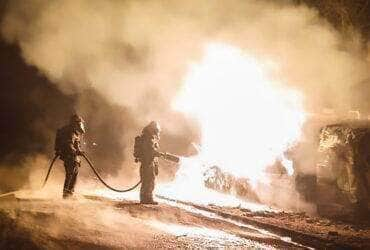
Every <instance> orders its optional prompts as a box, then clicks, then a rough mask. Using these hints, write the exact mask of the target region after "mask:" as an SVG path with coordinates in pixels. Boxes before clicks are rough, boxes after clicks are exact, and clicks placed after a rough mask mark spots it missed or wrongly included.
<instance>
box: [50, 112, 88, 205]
mask: <svg viewBox="0 0 370 250" xmlns="http://www.w3.org/2000/svg"><path fill="white" fill-rule="evenodd" d="M84 133H85V127H84V120H83V119H82V117H80V116H78V115H72V116H71V118H70V122H69V124H68V125H66V126H64V127H62V128H60V129H58V131H57V135H56V138H55V154H56V155H59V157H60V159H61V160H62V161H63V162H64V167H65V170H66V177H65V181H64V187H63V198H68V197H70V196H72V195H73V192H74V187H75V184H76V181H77V175H78V168H79V167H80V165H81V159H80V157H79V156H80V155H82V154H83V152H82V150H81V137H82V134H84Z"/></svg>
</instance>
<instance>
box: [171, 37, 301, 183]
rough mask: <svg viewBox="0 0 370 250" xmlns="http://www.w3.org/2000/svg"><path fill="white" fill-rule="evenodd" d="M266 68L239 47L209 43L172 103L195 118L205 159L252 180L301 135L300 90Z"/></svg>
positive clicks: (191, 68) (175, 107) (177, 108)
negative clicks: (276, 78)
mask: <svg viewBox="0 0 370 250" xmlns="http://www.w3.org/2000/svg"><path fill="white" fill-rule="evenodd" d="M267 70H268V67H267V66H266V65H265V64H262V63H261V62H259V61H258V60H257V59H255V58H253V57H250V56H248V55H246V54H244V53H243V52H242V51H241V50H240V49H238V48H235V47H232V46H229V45H224V44H210V45H208V46H207V48H206V50H205V55H204V58H203V60H202V61H201V62H200V63H197V64H194V65H192V66H191V67H190V70H189V72H188V74H187V75H186V78H185V81H184V86H183V89H182V90H181V93H180V94H179V96H178V98H177V99H176V100H175V102H174V104H173V107H174V109H176V110H178V111H182V112H186V113H189V114H191V115H193V116H194V117H195V118H196V119H197V120H198V121H199V123H200V126H201V129H202V147H201V148H202V158H203V159H206V161H207V162H208V163H209V164H215V165H217V166H219V167H221V168H223V169H224V170H226V171H227V172H229V173H232V174H234V175H237V176H243V177H248V178H250V179H252V180H256V179H258V178H259V176H260V174H261V173H262V172H263V169H264V168H265V167H266V166H267V165H268V164H271V163H273V162H274V160H275V159H276V158H277V157H278V156H281V154H282V153H283V152H284V150H285V149H286V147H287V146H288V145H289V144H290V143H293V142H294V141H295V140H296V139H297V138H299V136H300V134H301V126H302V124H303V122H304V119H305V113H304V111H303V108H302V97H301V96H300V95H299V93H297V92H295V91H293V90H291V89H288V88H287V87H284V88H283V87H282V85H281V84H279V83H277V82H274V81H272V80H271V79H269V78H268V77H267V76H268V71H267Z"/></svg>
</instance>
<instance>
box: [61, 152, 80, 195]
mask: <svg viewBox="0 0 370 250" xmlns="http://www.w3.org/2000/svg"><path fill="white" fill-rule="evenodd" d="M79 167H80V163H79V162H76V161H75V160H74V159H72V160H66V161H64V168H65V171H66V177H65V180H64V187H63V198H68V197H69V196H72V195H73V192H74V188H75V185H76V181H77V175H78V168H79Z"/></svg>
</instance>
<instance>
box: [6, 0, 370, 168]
mask: <svg viewBox="0 0 370 250" xmlns="http://www.w3.org/2000/svg"><path fill="white" fill-rule="evenodd" d="M1 34H2V36H3V38H4V39H5V40H6V41H7V42H8V43H12V44H17V45H18V46H19V47H20V49H21V53H22V57H23V58H24V60H25V62H27V63H28V64H30V65H33V66H35V67H37V69H38V70H39V71H40V72H41V73H42V74H43V75H45V76H46V77H47V78H48V79H49V80H50V81H52V82H53V83H54V84H56V86H57V87H58V88H59V89H60V90H61V91H62V92H63V93H64V94H65V95H68V96H71V95H72V96H75V100H76V102H75V104H74V108H75V109H76V110H79V111H80V112H81V113H82V114H83V115H84V116H85V117H86V120H87V124H88V126H90V128H91V129H90V131H89V133H88V135H87V136H88V137H89V138H87V139H88V143H90V144H89V145H92V143H93V142H95V141H98V142H97V147H95V148H90V149H89V150H90V152H92V154H93V155H94V158H95V157H96V159H98V162H99V164H98V165H104V166H106V165H109V166H108V167H102V169H104V171H105V170H107V172H109V173H113V174H116V173H118V172H119V171H120V169H121V167H122V166H124V168H123V170H121V171H123V172H124V173H127V172H128V175H131V174H130V172H131V173H132V171H133V170H132V168H129V166H131V165H132V159H130V158H129V154H130V145H132V143H133V137H134V135H136V134H137V133H139V132H140V128H141V127H142V126H143V125H144V124H146V123H147V122H148V121H150V120H152V119H156V120H160V121H162V125H163V127H164V135H165V136H164V137H165V138H164V144H163V147H164V148H165V149H168V150H169V151H173V152H174V153H183V154H185V153H187V152H188V148H189V147H190V146H189V145H190V143H191V142H192V141H197V140H199V131H198V127H197V125H196V123H194V121H192V120H191V119H189V118H188V117H185V116H183V115H181V114H178V113H175V112H174V111H172V110H171V103H172V102H173V101H174V98H175V97H176V94H177V92H178V90H179V88H180V87H181V85H182V83H183V80H184V78H185V75H186V73H187V72H188V68H189V65H191V64H192V63H194V62H197V61H200V60H201V59H202V56H203V52H204V51H203V50H204V48H205V46H206V45H207V44H208V43H212V42H222V43H226V44H230V45H233V46H236V47H238V48H240V49H241V50H243V52H245V53H246V54H248V55H249V56H251V57H255V58H258V59H259V61H261V62H264V63H265V64H266V65H268V66H269V67H270V68H273V70H272V72H271V77H272V78H274V79H275V80H277V81H278V82H280V83H282V84H284V85H285V86H287V87H289V88H293V89H295V90H297V91H299V92H301V93H302V95H303V96H304V102H305V108H306V110H307V111H308V112H321V111H322V110H323V109H324V108H331V109H335V110H337V111H338V112H340V113H342V114H343V113H346V112H347V111H348V110H351V109H353V108H356V109H359V110H361V111H366V110H367V105H368V104H367V103H366V102H367V100H368V98H369V96H368V93H369V92H368V91H367V92H365V91H363V90H364V89H367V88H368V87H367V85H368V84H367V83H368V80H367V79H369V78H370V76H369V73H368V72H369V71H368V69H369V64H368V61H367V58H366V57H367V52H366V51H364V50H365V48H364V46H363V44H362V43H361V41H360V39H359V38H360V36H359V34H357V33H356V32H353V33H352V35H353V37H345V36H343V35H342V34H340V33H339V32H338V31H337V30H335V29H334V28H333V27H332V26H331V25H330V24H329V23H328V22H327V21H326V20H325V19H323V18H322V17H320V16H319V13H318V11H317V10H315V9H312V8H309V7H307V6H305V5H295V4H293V2H291V1H254V0H249V1H241V0H231V1H227V2H225V1H214V0H206V1H201V2H200V1H196V0H190V1H161V2H160V3H159V2H158V1H114V0H107V1H98V0H89V1H87V0H79V1H75V0H66V1H42V0H30V1H16V0H14V1H9V2H8V5H7V8H6V10H5V15H4V17H3V20H2V25H1ZM210 91H211V90H210ZM356 93H357V94H356ZM359 93H360V94H359ZM359 96H360V97H359ZM204 98H207V97H206V96H205V97H204ZM54 128H55V126H54ZM225 133H227V131H225ZM166 136H167V138H166ZM117 138H119V139H117ZM175 139H176V142H174V141H175ZM101 142H102V144H101ZM108 157H109V158H110V159H109V160H108V159H107V158H108ZM99 159H100V160H99ZM104 159H105V160H104ZM107 161H109V162H107ZM108 170H109V171H108Z"/></svg>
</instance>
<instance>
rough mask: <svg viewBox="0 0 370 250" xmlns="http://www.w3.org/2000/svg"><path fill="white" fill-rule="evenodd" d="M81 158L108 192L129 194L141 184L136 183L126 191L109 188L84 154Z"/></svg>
mask: <svg viewBox="0 0 370 250" xmlns="http://www.w3.org/2000/svg"><path fill="white" fill-rule="evenodd" d="M82 156H83V158H85V160H86V161H87V163H88V164H89V166H90V168H91V169H92V171H93V172H94V174H95V175H96V177H98V179H99V180H100V182H101V183H103V184H104V186H106V187H107V188H109V189H110V190H112V191H115V192H119V193H125V192H129V191H132V190H134V189H135V188H137V187H138V186H139V185H140V184H141V180H140V181H139V182H138V183H136V184H135V185H134V186H132V187H130V188H128V189H123V190H121V189H116V188H114V187H111V186H110V185H108V184H107V183H106V182H105V181H104V180H103V179H102V178H101V176H100V175H99V173H98V172H97V171H96V170H95V168H94V166H93V164H92V163H91V161H90V160H89V158H88V157H87V156H86V155H85V154H82Z"/></svg>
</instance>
